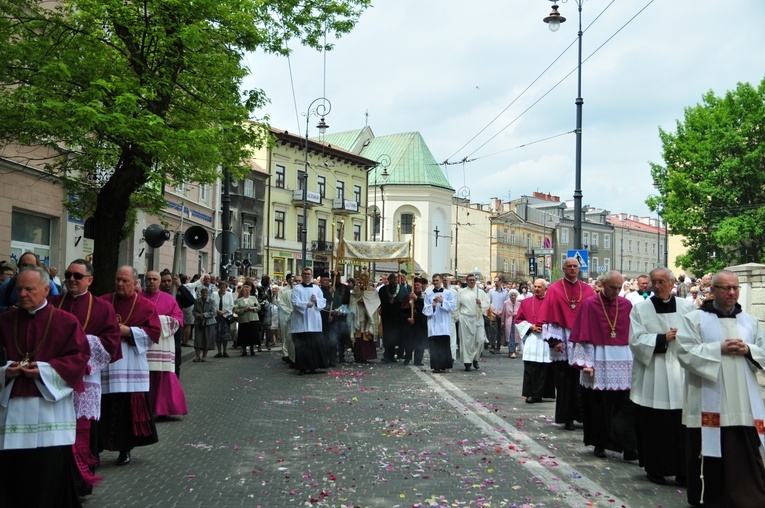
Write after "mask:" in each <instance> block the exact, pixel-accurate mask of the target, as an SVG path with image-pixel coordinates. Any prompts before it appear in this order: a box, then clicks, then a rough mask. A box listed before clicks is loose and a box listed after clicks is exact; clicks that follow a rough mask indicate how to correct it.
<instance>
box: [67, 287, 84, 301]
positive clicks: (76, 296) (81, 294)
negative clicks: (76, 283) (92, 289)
mask: <svg viewBox="0 0 765 508" xmlns="http://www.w3.org/2000/svg"><path fill="white" fill-rule="evenodd" d="M87 294H88V290H87V289H86V290H85V292H84V293H80V294H79V295H75V294H73V293H72V292H71V291H70V292H69V296H71V297H72V300H76V299H78V298H79V297H81V296H85V295H87Z"/></svg>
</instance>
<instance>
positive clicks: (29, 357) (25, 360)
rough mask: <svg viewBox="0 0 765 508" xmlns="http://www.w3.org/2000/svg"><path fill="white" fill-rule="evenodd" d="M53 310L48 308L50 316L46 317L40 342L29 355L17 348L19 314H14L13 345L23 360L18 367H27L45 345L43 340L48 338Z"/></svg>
mask: <svg viewBox="0 0 765 508" xmlns="http://www.w3.org/2000/svg"><path fill="white" fill-rule="evenodd" d="M54 310H55V309H54V308H53V307H51V308H50V314H49V315H48V322H47V323H46V324H45V331H43V336H42V338H41V339H40V341H39V342H38V343H37V347H35V350H34V351H32V352H31V353H30V352H29V351H27V352H26V354H25V353H22V352H21V348H20V347H19V334H18V332H19V313H18V312H17V313H16V320H15V321H14V322H13V345H14V346H16V351H18V353H19V356H23V357H24V358H23V359H22V360H21V361H20V362H19V367H27V366H28V365H29V363H30V362H31V361H32V359H33V358H34V356H35V355H36V354H37V353H38V352H39V351H40V348H41V347H42V345H43V344H44V343H45V339H47V338H48V332H49V331H50V323H51V321H53V311H54Z"/></svg>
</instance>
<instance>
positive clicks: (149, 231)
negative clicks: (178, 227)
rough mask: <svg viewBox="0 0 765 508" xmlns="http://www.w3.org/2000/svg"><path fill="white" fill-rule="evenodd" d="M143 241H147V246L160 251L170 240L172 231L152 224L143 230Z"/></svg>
mask: <svg viewBox="0 0 765 508" xmlns="http://www.w3.org/2000/svg"><path fill="white" fill-rule="evenodd" d="M143 239H144V240H145V241H146V245H148V246H149V247H152V248H154V249H158V248H160V247H162V244H164V243H165V241H167V240H169V239H170V231H168V230H166V229H165V228H163V227H162V226H160V225H159V224H152V225H150V226H149V227H147V228H146V229H144V230H143Z"/></svg>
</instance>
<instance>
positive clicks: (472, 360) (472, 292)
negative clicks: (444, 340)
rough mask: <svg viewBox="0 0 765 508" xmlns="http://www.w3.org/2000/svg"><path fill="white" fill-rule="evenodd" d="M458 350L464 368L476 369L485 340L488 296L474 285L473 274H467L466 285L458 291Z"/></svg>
mask: <svg viewBox="0 0 765 508" xmlns="http://www.w3.org/2000/svg"><path fill="white" fill-rule="evenodd" d="M458 300H459V301H458V303H459V308H458V311H459V314H460V352H461V356H462V363H463V364H465V370H466V371H469V370H470V367H471V366H472V367H473V368H475V369H476V370H477V369H478V360H479V359H480V358H481V351H482V350H483V345H484V343H485V342H486V332H485V330H484V326H483V317H484V316H485V315H486V312H487V311H488V310H489V296H488V295H487V294H486V292H484V291H483V290H482V289H479V288H478V287H476V280H475V275H472V274H470V275H468V276H467V287H466V288H462V290H460V292H459V298H458Z"/></svg>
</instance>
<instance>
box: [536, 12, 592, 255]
mask: <svg viewBox="0 0 765 508" xmlns="http://www.w3.org/2000/svg"><path fill="white" fill-rule="evenodd" d="M551 1H552V2H553V6H552V12H551V13H550V15H549V16H547V17H546V18H544V20H543V21H544V22H545V23H547V26H548V27H549V28H550V31H552V32H557V31H558V28H560V24H561V23H563V22H565V21H566V18H564V17H563V16H561V15H560V14H559V13H558V5H557V3H555V0H551ZM575 1H576V5H577V7H578V9H579V32H578V33H577V37H578V39H579V58H578V60H577V97H576V101H575V102H576V176H575V180H576V181H575V188H574V248H575V249H581V248H582V104H584V99H582V4H583V3H584V0H575Z"/></svg>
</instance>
